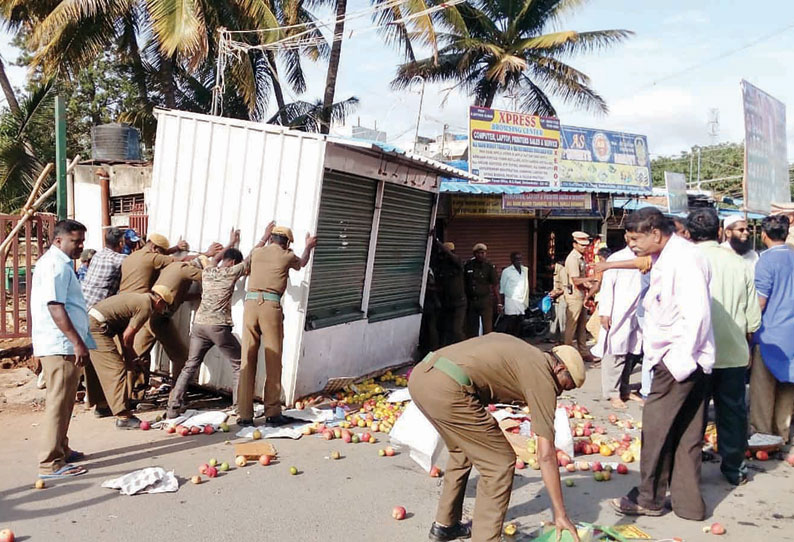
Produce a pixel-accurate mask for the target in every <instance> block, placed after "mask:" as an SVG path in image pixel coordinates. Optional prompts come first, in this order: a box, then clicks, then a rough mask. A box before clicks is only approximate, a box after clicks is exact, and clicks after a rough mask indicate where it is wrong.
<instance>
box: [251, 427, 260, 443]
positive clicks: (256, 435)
mask: <svg viewBox="0 0 794 542" xmlns="http://www.w3.org/2000/svg"><path fill="white" fill-rule="evenodd" d="M251 438H253V439H254V440H259V439H261V438H262V431H260V430H259V429H256V430H254V432H253V433H251Z"/></svg>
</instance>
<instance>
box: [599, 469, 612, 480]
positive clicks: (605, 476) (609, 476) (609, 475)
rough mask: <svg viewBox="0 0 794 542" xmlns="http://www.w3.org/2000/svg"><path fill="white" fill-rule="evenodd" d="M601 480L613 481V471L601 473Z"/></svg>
mask: <svg viewBox="0 0 794 542" xmlns="http://www.w3.org/2000/svg"><path fill="white" fill-rule="evenodd" d="M601 478H602V479H603V480H604V481H605V482H607V481H609V480H611V479H612V471H608V470H605V471H604V472H602V473H601Z"/></svg>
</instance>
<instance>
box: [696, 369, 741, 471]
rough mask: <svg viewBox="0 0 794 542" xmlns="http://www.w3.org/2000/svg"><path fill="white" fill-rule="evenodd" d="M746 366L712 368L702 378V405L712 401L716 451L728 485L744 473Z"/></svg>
mask: <svg viewBox="0 0 794 542" xmlns="http://www.w3.org/2000/svg"><path fill="white" fill-rule="evenodd" d="M746 376H747V367H731V368H727V369H714V370H713V371H712V374H710V375H708V376H707V377H706V402H705V404H706V405H708V401H709V399H710V398H713V399H714V412H715V414H716V423H717V451H718V453H719V454H720V457H721V458H722V464H721V465H720V470H722V473H723V474H724V475H725V477H726V478H728V480H730V481H731V482H734V483H735V482H736V481H737V480H738V479H739V478H740V476H743V475H746V474H747V465H746V464H745V462H744V452H745V450H746V449H747V401H746V400H745V379H746Z"/></svg>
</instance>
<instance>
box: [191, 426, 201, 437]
mask: <svg viewBox="0 0 794 542" xmlns="http://www.w3.org/2000/svg"><path fill="white" fill-rule="evenodd" d="M199 433H201V429H200V428H199V426H198V425H194V426H193V427H191V428H190V434H191V435H198V434H199Z"/></svg>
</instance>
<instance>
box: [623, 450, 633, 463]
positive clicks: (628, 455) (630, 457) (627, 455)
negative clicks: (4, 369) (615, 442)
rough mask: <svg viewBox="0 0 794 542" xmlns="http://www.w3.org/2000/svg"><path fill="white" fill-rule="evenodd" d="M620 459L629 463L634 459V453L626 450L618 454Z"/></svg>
mask: <svg viewBox="0 0 794 542" xmlns="http://www.w3.org/2000/svg"><path fill="white" fill-rule="evenodd" d="M620 460H621V461H623V462H624V463H631V462H632V461H634V454H632V453H631V452H630V451H628V450H626V451H625V452H623V453H622V454H620Z"/></svg>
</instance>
